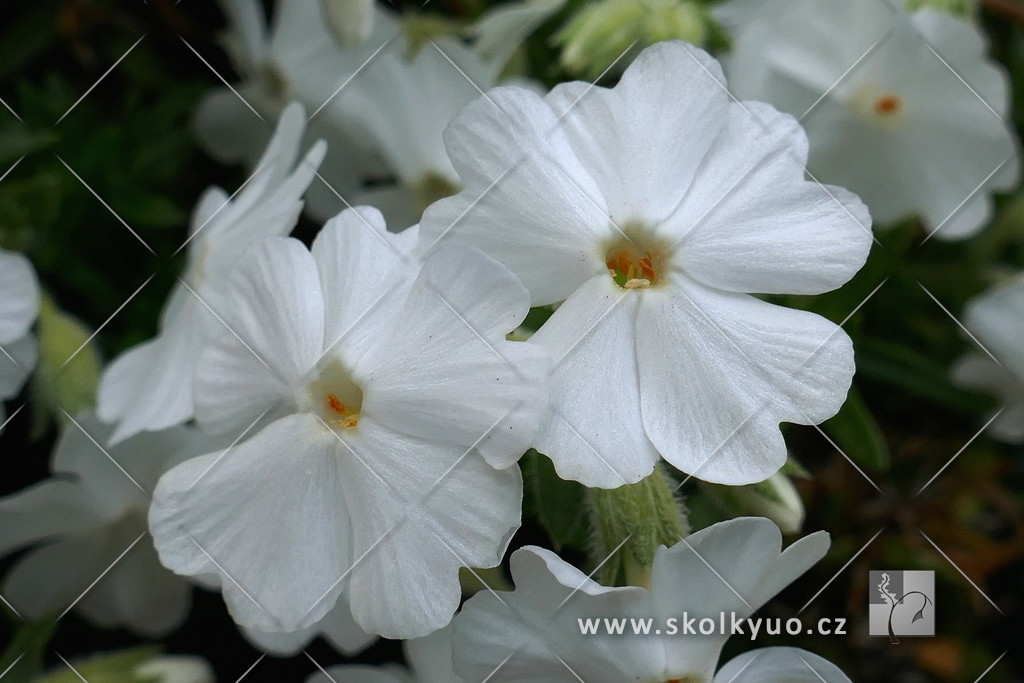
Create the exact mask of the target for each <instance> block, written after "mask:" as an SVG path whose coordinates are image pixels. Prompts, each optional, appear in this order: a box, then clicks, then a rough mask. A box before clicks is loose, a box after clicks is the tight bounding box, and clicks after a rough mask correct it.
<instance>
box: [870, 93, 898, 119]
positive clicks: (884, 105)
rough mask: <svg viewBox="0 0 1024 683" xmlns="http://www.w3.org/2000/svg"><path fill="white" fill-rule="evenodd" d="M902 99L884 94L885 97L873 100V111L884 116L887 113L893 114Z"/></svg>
mask: <svg viewBox="0 0 1024 683" xmlns="http://www.w3.org/2000/svg"><path fill="white" fill-rule="evenodd" d="M902 104H903V103H902V101H901V100H900V98H898V97H896V96H895V95H886V96H885V97H879V98H878V99H877V100H875V113H876V114H880V115H882V116H885V115H887V114H894V113H895V112H897V111H899V110H900V107H901V106H902Z"/></svg>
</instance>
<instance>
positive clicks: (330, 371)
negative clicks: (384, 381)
mask: <svg viewBox="0 0 1024 683" xmlns="http://www.w3.org/2000/svg"><path fill="white" fill-rule="evenodd" d="M307 393H308V398H309V400H310V402H311V404H312V408H313V411H314V412H315V413H316V414H317V415H319V416H320V419H322V420H323V421H324V422H325V423H326V424H327V425H328V426H330V427H332V428H334V429H352V428H353V427H355V426H356V425H358V424H359V414H360V411H361V410H362V407H363V392H362V390H361V389H360V388H359V387H358V386H357V385H356V383H355V382H353V381H352V378H351V376H350V375H349V373H348V371H347V370H346V369H345V367H344V366H343V365H342V364H341V363H340V362H339V361H337V360H333V359H332V360H330V361H328V362H327V363H325V364H324V365H323V366H322V367H321V368H320V369H319V371H318V373H317V376H316V378H315V379H314V380H313V381H312V382H310V383H309V384H308V385H307Z"/></svg>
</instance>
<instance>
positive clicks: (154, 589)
mask: <svg viewBox="0 0 1024 683" xmlns="http://www.w3.org/2000/svg"><path fill="white" fill-rule="evenodd" d="M139 521H140V524H139V527H138V533H142V532H144V531H145V518H144V517H141V518H140V520H139ZM128 542H129V543H130V542H131V540H129V541H128ZM123 550H124V548H121V551H123ZM191 597H192V586H191V585H190V584H189V583H188V582H187V581H185V580H184V579H182V578H181V577H180V576H176V575H175V574H173V573H172V572H171V571H170V570H168V569H166V568H164V567H163V565H161V564H160V560H159V558H158V557H157V554H156V550H154V549H153V544H152V542H151V541H150V539H149V538H143V539H142V540H140V541H139V542H138V543H137V544H136V545H135V546H134V547H133V548H132V549H131V550H129V551H128V553H127V554H126V555H124V557H122V558H121V559H120V560H118V561H117V563H116V564H114V565H113V566H112V567H111V568H110V571H109V572H107V574H106V575H105V576H104V577H103V578H102V579H100V581H99V582H98V583H96V584H95V585H94V586H93V587H92V588H90V589H89V592H88V593H86V594H85V596H84V597H83V598H82V600H81V602H80V603H79V604H78V605H77V609H78V610H79V612H80V613H81V614H82V615H83V616H85V617H86V618H87V619H89V620H90V621H92V622H93V623H95V624H97V625H99V626H102V625H104V624H106V625H107V627H108V628H109V627H114V626H124V627H127V628H129V629H131V630H132V631H134V632H135V633H138V634H140V635H143V636H146V637H149V638H160V637H163V636H166V635H167V634H169V633H171V632H172V631H174V630H175V629H177V628H178V627H179V626H181V624H182V623H184V621H185V619H186V617H188V614H189V611H190V609H191V607H192V600H191Z"/></svg>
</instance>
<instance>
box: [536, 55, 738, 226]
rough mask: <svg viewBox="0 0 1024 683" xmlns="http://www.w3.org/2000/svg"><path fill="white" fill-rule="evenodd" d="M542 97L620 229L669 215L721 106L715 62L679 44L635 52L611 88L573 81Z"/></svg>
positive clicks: (724, 101)
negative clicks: (635, 55) (630, 61)
mask: <svg viewBox="0 0 1024 683" xmlns="http://www.w3.org/2000/svg"><path fill="white" fill-rule="evenodd" d="M666 83H671V87H666ZM546 101H547V102H548V104H550V105H551V108H552V109H554V110H555V112H556V113H558V114H559V115H560V116H561V120H560V124H561V126H562V127H563V128H564V130H565V132H566V135H567V136H568V138H569V141H570V143H571V144H572V148H573V150H574V151H575V152H576V155H577V157H578V158H579V160H580V162H581V163H582V165H583V166H584V167H585V168H586V169H587V170H588V171H589V172H590V173H591V175H592V176H593V178H594V180H595V181H596V182H597V184H598V186H599V187H600V192H601V196H603V197H604V198H605V200H606V201H607V202H608V208H609V211H610V212H611V218H612V220H614V221H615V222H616V223H617V224H618V225H619V226H620V227H624V226H625V225H627V224H628V223H631V222H638V223H645V224H653V223H657V222H660V221H661V220H663V219H664V218H666V217H667V216H668V215H669V214H671V213H672V212H673V210H674V209H675V208H676V206H677V205H678V204H679V202H680V200H681V199H682V198H683V194H684V192H685V191H686V188H688V187H689V186H690V184H691V182H692V181H693V177H694V174H695V173H696V172H697V169H698V167H699V166H700V162H701V159H702V158H703V157H704V156H705V154H706V153H707V151H708V148H709V147H710V146H711V144H712V142H713V141H714V140H715V138H716V135H717V134H718V132H719V130H720V129H721V128H722V125H723V119H724V115H725V112H726V108H727V107H728V106H729V96H728V93H727V92H726V90H725V76H724V75H723V74H722V70H721V68H720V67H719V65H718V62H717V61H716V60H715V59H714V58H712V57H711V56H710V55H709V54H708V53H706V52H704V51H703V50H701V49H699V48H696V47H693V46H692V45H688V44H686V43H684V42H682V41H668V42H661V43H656V44H655V45H653V46H651V47H649V48H647V49H646V50H644V51H643V52H641V53H640V55H639V56H638V57H637V58H636V60H635V61H634V62H633V63H632V64H631V65H630V66H629V68H628V69H626V71H625V73H624V74H623V75H622V78H621V80H620V81H619V83H618V85H616V86H615V87H614V88H601V87H595V86H593V85H592V84H590V83H584V82H580V81H574V82H572V83H564V84H562V85H558V86H556V87H555V88H554V89H553V90H552V91H551V94H549V95H548V96H547V98H546ZM716 162H717V159H716Z"/></svg>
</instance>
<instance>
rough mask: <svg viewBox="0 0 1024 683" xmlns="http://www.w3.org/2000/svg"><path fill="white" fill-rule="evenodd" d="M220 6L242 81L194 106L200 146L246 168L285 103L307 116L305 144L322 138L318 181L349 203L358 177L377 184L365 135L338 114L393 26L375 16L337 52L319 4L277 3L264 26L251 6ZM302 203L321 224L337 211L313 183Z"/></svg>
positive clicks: (378, 169) (375, 162)
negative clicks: (358, 40)
mask: <svg viewBox="0 0 1024 683" xmlns="http://www.w3.org/2000/svg"><path fill="white" fill-rule="evenodd" d="M220 5H221V7H222V8H223V10H224V13H225V14H226V15H227V17H228V28H229V31H230V32H229V34H228V35H227V36H226V42H227V48H228V52H229V54H230V56H231V57H232V62H233V64H234V67H235V70H236V71H237V72H238V73H239V74H240V75H241V76H242V81H241V82H239V83H235V84H234V85H232V86H231V87H229V88H221V89H217V90H214V91H213V92H211V93H209V94H208V95H207V96H206V98H204V100H203V101H202V102H201V103H200V104H199V107H198V109H197V111H196V120H195V128H196V134H197V136H198V140H199V143H200V145H202V147H203V148H204V149H205V150H206V151H207V152H209V153H210V154H211V155H212V156H213V157H214V158H215V159H217V160H218V161H221V162H223V163H237V162H245V163H247V164H249V165H250V166H252V165H253V164H255V162H256V154H257V153H258V152H259V150H260V149H262V148H263V145H264V143H265V141H266V139H267V136H268V135H269V127H268V125H267V123H266V121H269V120H274V119H276V118H277V116H278V114H279V113H280V112H281V111H282V110H283V109H284V108H285V106H286V104H287V103H289V102H293V101H294V102H300V103H301V104H303V105H304V106H305V108H306V111H307V112H308V113H310V121H309V122H308V133H307V144H309V143H312V141H313V140H316V139H320V138H323V139H325V140H327V142H328V145H329V148H330V150H331V154H330V155H329V156H328V157H327V158H326V159H325V160H324V163H323V167H322V169H321V171H320V173H321V175H322V177H323V178H324V179H325V180H326V181H327V183H329V184H330V187H331V188H335V189H336V190H337V191H338V192H340V193H341V194H342V195H343V196H344V197H345V199H346V200H348V201H350V202H351V201H354V198H352V197H350V196H349V193H350V191H351V190H352V189H353V188H356V187H359V186H360V184H361V183H362V181H363V180H364V176H370V177H373V178H377V177H380V176H382V175H385V174H386V172H387V169H386V167H385V165H384V164H383V162H381V161H380V159H379V157H378V156H377V155H376V154H375V153H374V152H373V150H372V147H371V146H370V145H368V144H366V143H365V142H364V138H365V135H366V132H365V131H364V130H361V129H359V128H358V126H356V125H355V124H354V123H353V122H352V121H350V120H348V118H346V117H343V116H339V114H338V108H339V106H340V105H341V103H342V102H343V101H344V99H345V98H343V97H342V94H346V95H347V94H348V93H349V92H350V90H351V86H352V85H353V83H354V82H355V81H354V80H352V77H353V75H354V74H355V73H356V72H357V70H359V69H360V67H362V66H363V65H364V64H365V63H366V61H367V60H368V59H370V58H371V57H372V56H373V55H374V54H375V53H376V52H377V51H378V50H379V49H380V48H381V47H382V46H384V45H386V44H388V42H389V41H390V40H393V39H394V36H395V35H396V34H397V33H398V28H397V26H396V25H395V22H394V21H392V20H390V19H389V17H388V16H387V13H385V12H381V11H378V12H377V14H376V17H375V21H374V27H373V33H372V35H370V36H369V37H368V38H367V39H366V40H365V41H364V42H363V43H362V44H361V45H360V47H358V48H354V49H350V50H343V49H342V48H341V47H340V46H339V45H338V44H337V41H336V40H335V37H334V35H333V32H332V30H331V29H330V27H329V24H328V22H327V17H326V10H325V8H324V3H323V1H322V0H281V2H279V3H277V7H276V10H275V14H274V20H273V22H272V24H270V25H269V26H268V22H267V19H266V17H265V15H264V11H263V6H262V3H260V2H259V1H258V0H222V1H221V2H220ZM385 49H387V48H385ZM261 119H263V120H261ZM307 202H308V208H309V210H310V211H311V212H312V213H313V214H315V215H316V216H317V217H318V218H320V219H326V218H328V217H329V216H333V215H334V214H336V213H337V212H338V211H339V210H340V207H341V206H342V205H341V203H340V200H338V199H337V198H336V197H335V196H334V194H333V191H332V190H331V189H330V188H329V187H327V186H326V185H325V184H324V183H323V182H321V181H320V180H317V182H315V183H313V186H312V187H311V188H310V191H309V196H308V198H307ZM403 227H404V226H403Z"/></svg>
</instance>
